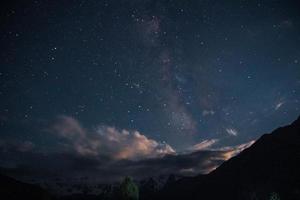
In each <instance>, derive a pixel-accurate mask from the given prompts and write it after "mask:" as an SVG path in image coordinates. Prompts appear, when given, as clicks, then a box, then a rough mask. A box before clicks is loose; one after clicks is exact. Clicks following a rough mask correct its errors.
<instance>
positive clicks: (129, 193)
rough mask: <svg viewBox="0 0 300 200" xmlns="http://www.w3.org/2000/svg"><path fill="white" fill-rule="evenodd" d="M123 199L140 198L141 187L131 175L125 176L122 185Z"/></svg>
mask: <svg viewBox="0 0 300 200" xmlns="http://www.w3.org/2000/svg"><path fill="white" fill-rule="evenodd" d="M120 198H121V200H138V199H139V189H138V187H137V185H136V184H135V183H134V182H133V181H132V179H131V178H130V177H125V179H124V180H123V182H122V183H121V185H120Z"/></svg>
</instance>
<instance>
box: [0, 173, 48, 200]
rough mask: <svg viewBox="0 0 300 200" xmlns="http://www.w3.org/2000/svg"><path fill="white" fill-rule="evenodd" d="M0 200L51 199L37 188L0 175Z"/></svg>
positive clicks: (46, 193)
mask: <svg viewBox="0 0 300 200" xmlns="http://www.w3.org/2000/svg"><path fill="white" fill-rule="evenodd" d="M0 199H3V200H6V199H7V200H8V199H9V200H20V199H30V200H50V199H52V197H51V196H50V195H49V193H48V192H46V191H45V190H43V189H41V188H40V187H38V186H35V185H32V184H27V183H22V182H20V181H17V180H15V179H13V178H10V177H8V176H5V175H0Z"/></svg>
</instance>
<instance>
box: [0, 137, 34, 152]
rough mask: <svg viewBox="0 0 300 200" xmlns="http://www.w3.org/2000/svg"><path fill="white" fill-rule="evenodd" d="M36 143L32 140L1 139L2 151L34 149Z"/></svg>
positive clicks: (0, 148)
mask: <svg viewBox="0 0 300 200" xmlns="http://www.w3.org/2000/svg"><path fill="white" fill-rule="evenodd" d="M34 147H35V145H34V143H33V142H31V141H28V140H26V141H5V140H0V151H1V152H10V151H15V152H27V151H32V150H33V149H34Z"/></svg>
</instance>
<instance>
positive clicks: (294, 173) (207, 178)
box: [156, 118, 300, 200]
mask: <svg viewBox="0 0 300 200" xmlns="http://www.w3.org/2000/svg"><path fill="white" fill-rule="evenodd" d="M271 196H273V198H275V197H276V198H278V197H279V198H280V199H284V200H299V199H300V118H298V119H297V120H296V121H295V122H294V123H292V124H291V125H289V126H286V127H281V128H278V129H276V130H275V131H273V132H272V133H271V134H265V135H263V136H262V137H261V138H260V139H258V140H257V141H256V142H255V143H254V144H253V145H252V146H251V147H250V148H248V149H246V150H244V151H243V152H242V153H241V154H239V155H238V156H236V157H233V158H232V159H230V160H228V161H227V162H224V163H223V164H222V165H221V166H220V167H219V168H217V169H216V170H215V171H213V172H212V173H210V174H208V175H202V176H197V177H193V178H185V179H182V180H180V181H177V182H175V183H174V184H171V185H169V186H168V187H166V188H165V189H164V190H162V191H161V192H160V193H159V195H158V196H157V198H156V199H161V200H162V199H189V200H192V199H199V200H201V199H205V200H215V199H218V200H219V199H230V200H234V199H236V200H248V199H249V200H250V199H251V200H254V199H255V200H256V199H262V200H264V199H266V200H267V199H272V198H271Z"/></svg>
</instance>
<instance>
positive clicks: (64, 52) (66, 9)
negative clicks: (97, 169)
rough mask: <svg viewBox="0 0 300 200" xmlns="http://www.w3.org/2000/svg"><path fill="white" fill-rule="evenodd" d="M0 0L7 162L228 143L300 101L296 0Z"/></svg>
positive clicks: (113, 156)
mask: <svg viewBox="0 0 300 200" xmlns="http://www.w3.org/2000/svg"><path fill="white" fill-rule="evenodd" d="M1 4H3V5H2V6H1V25H0V31H1V32H0V36H1V37H0V43H1V54H0V57H1V58H0V66H1V69H0V102H1V104H0V132H1V135H0V149H2V151H3V152H5V151H6V152H10V151H11V150H14V153H13V154H12V155H13V156H15V157H14V158H13V157H12V158H11V162H3V163H2V166H4V167H7V166H8V167H14V166H16V165H17V164H16V161H15V160H17V159H16V158H17V155H16V154H18V153H16V152H23V153H24V152H27V153H28V151H34V152H38V154H39V153H41V154H42V153H43V154H46V155H52V153H54V154H59V155H61V154H63V153H66V154H68V155H69V154H71V155H76V156H81V157H82V156H83V157H85V156H87V157H90V156H92V157H93V156H100V157H102V156H103V157H105V158H106V159H108V160H111V161H112V162H119V160H120V159H125V160H131V161H132V160H143V159H149V158H152V159H153V158H155V159H163V156H164V155H168V156H176V155H182V154H186V153H187V152H191V150H193V151H195V150H203V148H202V147H203V146H204V147H205V149H207V148H209V149H218V150H224V149H226V150H228V148H229V147H232V148H235V147H237V146H239V145H241V144H249V143H251V142H252V141H253V140H256V139H257V138H258V137H259V136H261V135H262V134H263V133H266V132H270V131H271V130H273V129H274V128H276V127H279V126H281V125H284V124H287V123H289V122H291V121H293V119H295V118H296V117H297V116H298V115H299V113H300V111H299V100H300V50H299V46H300V37H299V35H300V27H299V25H300V24H299V23H300V14H299V13H300V12H299V6H300V5H299V3H296V1H283V0H282V1H256V0H254V1H235V2H232V1H216V0H213V1H180V0H163V1H150V0H145V1H137V0H132V1H129V0H124V1H117V0H113V1H84V0H82V1H75V0H72V1H68V2H64V3H62V2H60V1H57V2H54V1H38V0H36V1H26V2H23V3H20V2H15V3H14V2H13V1H12V2H11V3H8V4H6V5H4V3H1ZM132 146H135V147H134V148H133V147H132ZM112 147H114V148H112ZM3 152H2V153H1V155H2V154H3ZM3 155H4V156H5V154H3ZM29 160H32V158H30V159H29ZM33 160H34V159H33ZM221 160H224V158H222V159H221ZM143 164H144V163H143ZM28 165H29V166H31V163H30V164H28ZM189 168H192V167H191V166H189ZM176 170H177V169H176Z"/></svg>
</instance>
